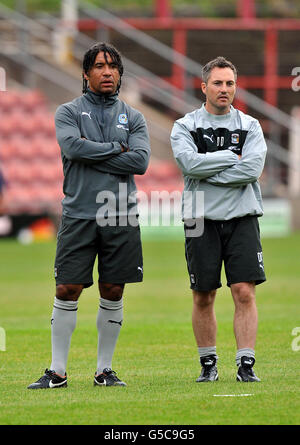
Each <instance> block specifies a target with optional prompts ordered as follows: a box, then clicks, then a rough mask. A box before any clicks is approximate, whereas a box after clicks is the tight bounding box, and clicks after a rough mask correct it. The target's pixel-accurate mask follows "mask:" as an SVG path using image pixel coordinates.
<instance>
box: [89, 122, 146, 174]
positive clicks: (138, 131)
mask: <svg viewBox="0 0 300 445" xmlns="http://www.w3.org/2000/svg"><path fill="white" fill-rule="evenodd" d="M124 145H128V147H129V151H127V152H124V153H121V154H119V155H118V156H114V157H111V158H110V159H107V160H105V161H103V162H100V163H99V164H97V165H96V164H94V165H93V166H92V168H93V169H96V170H98V171H100V172H102V173H111V174H115V175H143V174H144V173H145V171H146V169H147V167H148V163H149V159H150V140H149V134H148V129H147V125H146V122H145V119H144V117H143V115H142V114H140V113H139V114H138V115H137V117H136V120H135V121H134V124H133V125H132V127H131V128H130V134H129V137H128V142H127V143H126V144H125V143H124Z"/></svg>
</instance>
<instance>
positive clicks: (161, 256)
mask: <svg viewBox="0 0 300 445" xmlns="http://www.w3.org/2000/svg"><path fill="white" fill-rule="evenodd" d="M263 249H264V261H265V267H266V273H267V277H268V281H267V282H266V283H265V284H263V285H260V286H258V287H257V304H258V311H259V330H258V338H257V345H256V359H257V362H256V365H255V371H256V373H257V375H258V376H259V377H261V379H262V382H260V383H253V384H251V383H244V384H243V383H238V382H236V381H235V376H236V366H235V350H236V348H235V341H234V336H233V328H232V320H233V302H232V298H231V296H230V291H229V289H228V288H227V287H226V285H224V283H225V280H224V279H223V288H222V289H221V290H220V291H219V292H218V296H217V301H216V313H217V320H218V338H217V352H218V355H219V362H218V368H219V381H218V382H214V383H209V384H197V383H195V380H196V378H197V377H198V375H199V372H200V366H199V362H198V356H197V349H196V346H195V342H194V337H193V333H192V327H191V306H192V304H191V303H192V299H191V291H190V289H189V283H188V276H187V272H186V265H185V259H184V245H183V240H182V241H172V240H167V241H161V240H160V241H158V242H150V241H148V240H147V241H145V242H144V270H145V274H144V282H143V283H140V284H131V285H127V286H126V289H125V293H124V300H125V306H124V324H123V327H122V330H121V335H120V337H119V341H118V344H117V349H116V352H115V356H114V361H113V368H114V369H115V370H116V371H117V372H118V374H119V375H120V377H121V378H122V379H124V380H125V381H126V382H127V385H128V386H127V387H126V388H99V387H94V386H93V374H94V372H95V366H96V347H97V331H96V313H97V310H98V292H97V286H95V285H94V286H93V287H91V288H89V289H87V290H85V291H84V293H83V294H82V296H81V297H80V303H79V310H78V322H77V328H76V330H75V332H74V334H73V337H72V344H71V351H70V355H69V362H68V377H69V386H68V388H64V389H58V390H48V391H47V390H40V391H29V390H27V385H28V384H30V383H32V382H33V381H35V380H36V379H37V378H39V377H40V376H41V374H42V373H43V371H44V369H45V368H46V367H49V366H50V360H51V344H50V318H51V312H52V303H53V297H54V278H53V261H54V254H55V243H54V242H49V243H33V244H31V245H21V244H19V243H17V242H16V241H4V240H2V241H0V282H1V297H0V302H1V306H0V326H1V327H2V328H4V329H5V332H6V351H0V424H1V425H49V424H56V425H58V424H65V425H68V424H69V425H76V424H78V425H79V424H81V425H91V424H93V425H283V424H285V425H296V424H299V422H300V386H299V374H300V371H299V363H300V351H295V350H293V349H292V341H293V340H294V344H296V345H300V339H299V341H298V343H297V339H295V337H294V336H293V335H292V331H293V329H294V328H295V327H299V326H300V309H299V308H300V305H299V289H300V269H299V252H300V234H299V233H298V234H294V235H291V236H288V237H285V238H277V239H276V238H275V239H268V238H266V239H263ZM298 335H299V334H298ZM294 349H295V348H294ZM296 349H298V348H296ZM242 394H251V395H250V396H241V395H242ZM229 396H230V397H229Z"/></svg>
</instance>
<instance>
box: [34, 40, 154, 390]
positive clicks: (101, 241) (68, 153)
mask: <svg viewBox="0 0 300 445" xmlns="http://www.w3.org/2000/svg"><path fill="white" fill-rule="evenodd" d="M122 74H123V64H122V59H121V56H120V54H119V52H118V51H117V50H116V48H114V47H113V46H112V45H110V44H107V43H98V44H95V45H93V46H92V47H91V48H90V49H89V50H88V51H87V52H86V53H85V55H84V59H83V95H82V96H80V97H77V98H76V99H74V100H73V101H72V102H69V103H66V104H63V105H61V106H59V107H58V109H57V111H56V115H55V124H56V134H57V140H58V143H59V145H60V148H61V155H62V162H63V169H64V186H63V190H64V194H65V198H64V199H63V215H62V221H61V226H60V229H59V232H58V236H57V251H56V259H55V278H56V297H55V299H54V306H53V313H52V320H51V340H52V362H51V365H50V368H49V369H46V371H45V374H44V375H43V376H42V377H41V378H40V379H39V380H38V381H37V382H35V383H33V384H31V385H29V386H28V388H29V389H39V388H61V387H63V386H67V374H66V367H67V358H68V353H69V348H70V342H71V336H72V333H73V331H74V329H75V326H76V314H77V307H78V298H79V296H80V295H81V293H82V290H83V289H84V288H87V287H89V286H91V285H92V284H93V266H94V262H95V259H96V257H97V256H98V273H99V291H100V305H99V311H98V316H97V329H98V353H97V370H96V373H95V376H94V385H96V386H126V385H125V382H123V381H122V380H120V379H119V378H118V377H117V375H116V373H115V372H114V371H112V369H111V364H112V357H113V353H114V350H115V346H116V342H117V339H118V336H119V332H120V329H121V326H122V322H123V291H124V287H125V283H131V282H140V281H142V279H143V258H142V248H141V239H140V229H139V226H138V222H137V217H138V216H137V208H136V199H135V196H134V195H135V193H136V186H135V182H134V176H133V175H135V174H138V175H142V174H144V173H145V171H146V168H147V166H148V162H149V156H150V144H149V135H148V131H147V127H146V123H145V119H144V117H143V115H142V114H141V113H140V112H139V111H137V110H135V109H134V108H132V107H130V106H129V105H128V104H126V103H125V102H123V101H121V100H120V99H119V98H118V93H119V89H120V86H121V77H122ZM132 216H134V217H135V218H132ZM130 218H131V219H130Z"/></svg>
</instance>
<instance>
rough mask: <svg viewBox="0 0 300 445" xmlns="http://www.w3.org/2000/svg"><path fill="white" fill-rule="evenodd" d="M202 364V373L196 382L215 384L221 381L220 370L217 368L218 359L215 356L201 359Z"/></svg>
mask: <svg viewBox="0 0 300 445" xmlns="http://www.w3.org/2000/svg"><path fill="white" fill-rule="evenodd" d="M200 363H201V366H202V371H201V374H200V376H199V377H198V378H197V380H196V382H214V381H216V380H218V379H219V376H218V369H217V367H216V363H217V358H216V356H215V355H208V356H207V357H201V358H200Z"/></svg>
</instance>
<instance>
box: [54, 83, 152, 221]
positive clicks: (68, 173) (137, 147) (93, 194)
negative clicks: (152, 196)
mask: <svg viewBox="0 0 300 445" xmlns="http://www.w3.org/2000/svg"><path fill="white" fill-rule="evenodd" d="M55 126H56V137H57V141H58V143H59V146H60V148H61V156H62V162H63V171H64V184H63V191H64V194H65V198H64V199H63V201H62V205H63V214H64V215H67V216H70V217H74V218H81V219H95V217H96V213H97V211H98V209H99V207H100V206H101V205H103V204H104V202H102V203H100V202H98V203H97V202H96V201H97V195H98V193H99V192H103V191H107V192H108V193H110V192H111V193H112V194H113V195H114V196H115V198H116V216H118V215H120V211H119V204H120V203H119V199H120V196H119V184H120V183H123V184H126V187H127V196H126V199H127V197H128V196H129V195H131V196H132V194H134V192H135V191H136V185H135V182H134V177H133V175H135V174H137V175H142V174H144V173H145V171H146V169H147V166H148V162H149V157H150V143H149V135H148V130H147V127H146V122H145V119H144V117H143V115H142V114H141V113H140V112H139V111H137V110H135V109H134V108H132V107H130V106H129V105H127V104H126V103H124V102H123V101H121V100H120V99H119V98H118V95H117V94H115V95H111V96H108V97H107V96H103V95H98V94H95V93H93V92H92V91H90V90H88V92H87V93H86V94H83V95H82V96H80V97H77V98H76V99H74V100H73V101H72V102H69V103H66V104H63V105H60V106H59V107H58V109H57V110H56V113H55ZM83 138H84V139H83ZM121 144H122V145H125V146H126V147H129V151H128V152H122V147H121ZM123 198H124V197H123ZM98 200H99V199H98ZM123 204H124V203H123ZM133 206H135V203H128V206H127V210H126V211H127V212H128V211H130V210H131V209H132V207H133ZM123 207H124V205H123ZM126 211H125V213H126ZM122 214H124V211H123V213H122Z"/></svg>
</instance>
